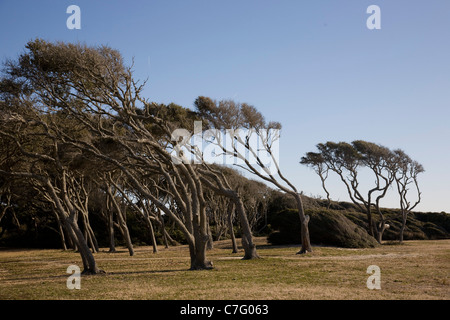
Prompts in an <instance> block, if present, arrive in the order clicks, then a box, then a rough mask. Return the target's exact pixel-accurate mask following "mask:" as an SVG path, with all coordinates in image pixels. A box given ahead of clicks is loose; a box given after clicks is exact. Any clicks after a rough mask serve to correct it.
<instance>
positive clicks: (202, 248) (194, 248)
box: [7, 39, 212, 269]
mask: <svg viewBox="0 0 450 320" xmlns="http://www.w3.org/2000/svg"><path fill="white" fill-rule="evenodd" d="M7 73H8V74H9V76H10V79H11V81H10V82H9V83H8V84H9V85H10V88H12V90H16V91H17V92H20V93H18V94H17V96H18V99H19V100H22V96H23V93H24V92H26V93H28V94H29V95H30V96H31V99H28V100H29V102H28V105H29V106H30V107H31V108H36V107H37V106H42V107H43V108H41V109H42V110H41V111H42V112H43V113H44V114H46V115H52V114H62V115H64V116H66V117H67V118H69V119H71V120H72V121H73V122H74V123H75V124H76V125H77V126H80V127H81V128H82V130H85V131H86V132H87V134H86V135H84V136H82V137H77V136H73V135H71V134H70V133H68V132H67V131H66V130H64V128H61V127H60V126H59V125H58V123H57V122H49V123H48V126H49V128H50V130H51V132H52V135H53V136H54V137H56V138H55V139H57V140H58V141H60V142H61V143H62V144H64V145H70V146H71V147H72V148H75V149H78V150H79V151H80V152H83V153H86V154H89V156H93V157H95V158H97V159H98V160H99V161H103V162H104V163H107V164H108V165H111V166H113V167H114V168H115V169H116V170H120V171H121V172H122V174H123V176H124V178H125V179H126V180H127V183H128V185H130V186H132V188H133V190H135V192H138V193H139V194H140V196H141V197H145V199H146V200H147V201H149V202H151V204H152V205H153V206H155V207H156V208H157V209H158V210H159V211H162V212H163V213H164V214H165V215H167V216H168V217H169V218H170V219H172V220H173V221H174V222H175V223H176V224H177V226H178V227H179V229H180V230H181V231H182V232H183V234H184V236H185V238H186V241H187V243H188V245H189V250H190V255H191V269H209V268H211V267H212V263H211V261H209V260H208V259H207V257H206V244H207V242H208V240H209V235H208V225H207V223H208V221H207V216H206V203H205V199H204V198H203V195H204V193H203V185H202V183H201V179H200V173H199V172H198V166H197V165H195V164H185V163H174V161H173V157H172V152H171V150H173V149H174V148H176V145H177V144H178V141H173V140H172V135H171V134H172V132H173V130H174V129H175V128H188V129H191V130H192V128H189V127H188V126H189V125H191V126H192V124H193V122H194V120H196V118H195V117H196V115H195V114H194V113H193V112H191V111H189V110H187V109H184V108H182V107H179V106H176V105H169V106H166V105H158V104H155V103H151V102H149V101H148V100H146V99H145V98H143V97H142V95H141V93H142V90H143V87H144V84H143V83H139V82H137V81H136V80H134V79H133V72H132V68H131V67H126V66H124V63H123V58H122V56H121V55H120V53H119V52H118V51H116V50H113V49H111V48H109V47H106V46H100V47H88V46H85V45H80V44H66V43H49V42H46V41H43V40H40V39H37V40H34V41H31V42H29V43H28V44H27V46H26V51H25V52H24V53H23V54H22V55H20V57H19V59H18V60H17V61H9V62H8V63H7ZM20 103H21V104H23V103H25V101H20ZM108 144H109V145H113V146H114V150H112V151H111V150H107V148H105V146H107V145H108ZM156 191H159V192H160V193H163V194H166V195H167V196H168V198H169V199H170V200H169V201H171V202H172V203H173V204H174V205H172V206H170V207H169V206H167V205H166V204H167V201H163V200H162V199H161V197H157V196H155V194H156ZM113 196H114V194H113ZM116 209H117V208H116ZM158 210H152V212H151V213H150V214H152V213H153V214H156V213H155V212H156V211H158Z"/></svg>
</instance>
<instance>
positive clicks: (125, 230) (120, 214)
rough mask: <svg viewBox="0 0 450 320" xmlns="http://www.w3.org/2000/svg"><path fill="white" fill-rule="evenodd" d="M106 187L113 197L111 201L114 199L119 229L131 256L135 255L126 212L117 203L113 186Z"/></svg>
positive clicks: (110, 196)
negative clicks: (125, 215)
mask: <svg viewBox="0 0 450 320" xmlns="http://www.w3.org/2000/svg"><path fill="white" fill-rule="evenodd" d="M106 189H107V192H108V195H109V198H110V199H111V201H112V203H113V205H114V208H115V210H116V214H117V222H118V224H119V230H120V232H121V233H122V236H123V237H124V239H125V243H126V245H127V248H128V252H129V253H130V256H133V255H134V249H133V243H132V242H131V237H130V233H129V231H128V227H127V223H126V221H125V217H124V214H125V212H122V210H121V209H120V206H119V204H118V203H117V201H116V199H115V198H114V195H113V193H112V191H111V187H110V186H108V188H106Z"/></svg>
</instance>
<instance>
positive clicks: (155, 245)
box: [145, 212, 158, 253]
mask: <svg viewBox="0 0 450 320" xmlns="http://www.w3.org/2000/svg"><path fill="white" fill-rule="evenodd" d="M145 218H146V220H147V225H148V230H149V231H150V240H151V242H152V246H153V253H158V245H157V243H156V238H155V231H154V229H153V224H152V221H151V220H150V217H149V216H148V213H147V212H146V213H145Z"/></svg>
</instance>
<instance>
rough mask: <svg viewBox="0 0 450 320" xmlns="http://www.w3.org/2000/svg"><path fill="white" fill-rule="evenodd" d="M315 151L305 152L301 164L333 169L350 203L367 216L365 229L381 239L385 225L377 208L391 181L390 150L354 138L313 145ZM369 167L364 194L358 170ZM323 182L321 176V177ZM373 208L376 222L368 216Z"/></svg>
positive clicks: (370, 215) (320, 168)
mask: <svg viewBox="0 0 450 320" xmlns="http://www.w3.org/2000/svg"><path fill="white" fill-rule="evenodd" d="M317 149H318V150H319V152H318V153H310V154H307V155H306V156H305V157H304V158H303V159H302V163H303V164H309V165H311V164H313V165H314V166H315V167H316V169H317V168H318V167H319V169H317V170H320V172H321V173H322V172H323V169H322V168H324V167H325V168H326V169H325V170H331V171H333V172H335V173H336V174H337V175H338V176H339V178H340V180H341V181H342V182H343V183H344V185H345V187H346V189H347V193H348V195H349V197H350V199H351V201H352V202H353V203H355V204H356V205H357V206H358V207H359V208H360V209H361V211H363V212H365V213H366V216H367V229H368V232H369V234H370V235H372V236H374V237H375V238H376V239H377V241H378V242H380V243H381V240H382V235H383V232H384V230H385V229H386V222H387V221H386V220H385V218H384V215H383V213H382V211H381V208H380V201H381V199H383V198H384V197H385V195H386V193H387V191H388V189H389V187H390V186H391V184H392V182H393V174H392V171H391V170H390V166H391V163H392V152H391V151H390V150H389V149H388V148H386V147H384V146H381V145H378V144H375V143H371V142H367V141H362V140H356V141H353V142H352V143H351V144H349V143H346V142H339V143H335V142H330V141H329V142H326V143H320V144H318V145H317ZM364 168H367V169H369V171H370V172H371V173H372V174H373V177H374V181H375V183H374V185H373V186H372V187H369V189H368V190H367V192H366V195H364V194H363V190H364V186H362V185H361V184H360V182H361V181H360V171H361V170H362V169H364ZM321 179H322V182H323V177H321ZM373 207H374V208H375V209H376V212H377V213H378V215H379V218H380V222H379V223H378V224H376V223H375V222H374V219H373V216H372V208H373Z"/></svg>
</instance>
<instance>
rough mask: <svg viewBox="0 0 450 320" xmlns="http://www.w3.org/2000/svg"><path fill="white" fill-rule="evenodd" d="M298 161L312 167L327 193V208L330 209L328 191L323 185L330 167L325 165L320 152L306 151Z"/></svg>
mask: <svg viewBox="0 0 450 320" xmlns="http://www.w3.org/2000/svg"><path fill="white" fill-rule="evenodd" d="M300 163H301V164H304V165H307V166H309V167H311V168H312V169H314V171H315V172H316V173H317V175H318V176H319V178H320V181H321V182H322V188H323V190H324V191H325V193H326V195H327V209H330V205H331V198H330V192H329V191H328V189H327V188H326V185H325V181H326V180H327V178H328V172H329V169H330V168H329V167H328V166H327V165H326V163H325V160H324V158H323V156H322V155H321V154H320V153H315V152H308V153H306V155H305V156H304V157H302V158H301V160H300Z"/></svg>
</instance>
